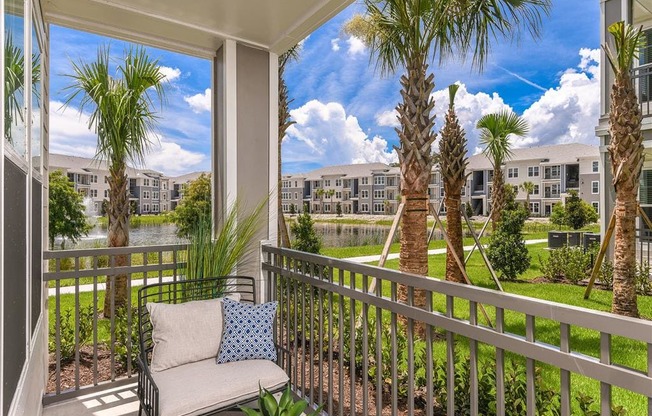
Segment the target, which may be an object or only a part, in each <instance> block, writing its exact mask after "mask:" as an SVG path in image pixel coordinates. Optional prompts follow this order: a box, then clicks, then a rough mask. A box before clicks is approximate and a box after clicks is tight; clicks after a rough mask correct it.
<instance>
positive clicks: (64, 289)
mask: <svg viewBox="0 0 652 416" xmlns="http://www.w3.org/2000/svg"><path fill="white" fill-rule="evenodd" d="M172 279H173V276H166V277H164V278H163V280H162V281H163V282H171V281H172ZM152 283H159V280H158V277H150V278H149V279H147V284H148V285H151V284H152ZM144 284H145V281H144V280H143V279H134V280H132V281H131V287H137V286H143V285H144ZM105 289H106V284H104V283H98V284H97V291H98V292H100V291H103V290H105ZM75 291H76V287H75V286H74V285H73V286H61V287H60V288H59V293H60V294H62V295H68V294H71V293H75ZM92 291H93V284H92V283H91V284H87V285H79V292H80V293H81V292H92ZM56 294H57V289H55V288H53V287H51V288H49V289H48V296H56Z"/></svg>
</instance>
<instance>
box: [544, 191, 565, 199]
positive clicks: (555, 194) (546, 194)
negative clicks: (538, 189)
mask: <svg viewBox="0 0 652 416" xmlns="http://www.w3.org/2000/svg"><path fill="white" fill-rule="evenodd" d="M543 197H544V198H560V197H561V193H559V192H548V191H546V192H544V193H543Z"/></svg>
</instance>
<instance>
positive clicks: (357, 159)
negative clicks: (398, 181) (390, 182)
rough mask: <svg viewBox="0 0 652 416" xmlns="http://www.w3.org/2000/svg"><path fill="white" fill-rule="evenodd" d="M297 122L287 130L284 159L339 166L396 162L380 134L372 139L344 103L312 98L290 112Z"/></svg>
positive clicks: (288, 161)
mask: <svg viewBox="0 0 652 416" xmlns="http://www.w3.org/2000/svg"><path fill="white" fill-rule="evenodd" d="M290 114H291V116H292V119H293V120H294V121H296V124H294V125H292V126H290V128H289V129H288V130H287V138H286V140H285V141H284V143H283V162H284V163H292V162H301V163H314V164H319V165H323V166H326V165H336V164H348V163H368V162H382V163H391V162H396V161H397V157H396V154H395V153H394V152H393V151H391V150H388V146H387V141H386V140H385V139H383V138H382V137H380V136H374V137H372V138H370V137H369V136H368V135H367V134H366V133H365V132H364V131H363V130H362V128H361V127H360V125H359V123H358V119H357V118H356V117H354V116H352V115H347V114H346V111H345V110H344V107H343V106H342V104H340V103H337V102H331V103H327V104H324V103H322V102H320V101H318V100H312V101H309V102H308V103H306V104H305V105H303V106H302V107H299V108H297V109H294V110H292V111H290Z"/></svg>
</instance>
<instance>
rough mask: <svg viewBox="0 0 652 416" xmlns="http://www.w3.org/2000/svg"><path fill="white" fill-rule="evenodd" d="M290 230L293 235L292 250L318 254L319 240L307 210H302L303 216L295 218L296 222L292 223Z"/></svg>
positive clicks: (319, 248)
mask: <svg viewBox="0 0 652 416" xmlns="http://www.w3.org/2000/svg"><path fill="white" fill-rule="evenodd" d="M290 229H291V230H292V234H293V235H294V241H293V242H292V248H293V249H295V250H299V251H305V252H307V253H315V254H319V250H321V240H320V239H319V236H318V235H317V233H316V232H315V227H314V221H313V220H312V217H311V216H310V213H308V210H304V211H303V214H300V215H299V216H298V217H297V222H295V223H293V224H292V225H291V226H290Z"/></svg>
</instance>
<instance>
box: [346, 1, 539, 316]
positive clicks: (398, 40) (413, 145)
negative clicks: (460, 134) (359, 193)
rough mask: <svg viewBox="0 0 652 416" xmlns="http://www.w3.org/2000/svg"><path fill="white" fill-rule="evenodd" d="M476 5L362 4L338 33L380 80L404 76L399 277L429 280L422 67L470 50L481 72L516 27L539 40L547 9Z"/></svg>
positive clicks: (428, 152)
mask: <svg viewBox="0 0 652 416" xmlns="http://www.w3.org/2000/svg"><path fill="white" fill-rule="evenodd" d="M478 3H479V2H458V1H450V0H430V1H423V0H384V1H379V0H365V6H366V14H365V15H364V16H361V15H356V16H354V17H353V18H352V19H351V20H350V21H349V22H348V23H347V24H346V27H345V30H346V32H348V33H349V34H352V35H355V36H357V37H359V38H360V39H362V40H363V42H364V43H365V44H366V45H368V46H369V47H370V49H371V52H372V56H373V55H375V57H376V61H377V66H378V68H379V69H380V71H381V72H382V73H384V74H391V73H395V72H396V71H397V70H399V69H404V70H405V73H404V74H403V75H402V76H401V79H400V83H401V97H402V101H401V102H400V103H399V104H398V106H397V107H396V111H397V112H398V119H399V121H400V123H401V126H400V128H397V129H396V131H397V133H398V137H399V141H400V147H395V150H396V153H397V155H398V159H399V163H400V168H401V195H402V196H403V198H404V201H405V213H404V215H403V219H402V224H401V250H400V261H399V268H400V270H401V271H402V272H409V273H414V274H419V275H424V276H425V275H427V274H428V243H427V231H426V225H427V224H426V217H427V212H428V193H427V192H428V182H429V179H430V172H431V168H432V166H433V164H434V157H433V152H432V144H433V142H434V141H435V138H436V134H435V133H434V132H433V126H434V123H435V116H434V114H433V113H432V110H433V107H434V104H435V103H434V99H433V98H432V95H431V93H432V91H433V89H434V87H435V83H434V78H435V76H434V74H433V73H432V72H430V71H429V70H428V64H429V63H430V62H431V61H432V60H433V59H434V58H435V56H438V57H439V60H440V61H443V60H444V59H445V58H446V57H448V56H450V55H452V54H453V53H456V54H459V55H460V56H465V55H466V54H467V52H469V51H471V50H472V52H473V63H474V65H475V66H476V67H477V68H479V69H482V66H483V64H484V62H485V60H486V58H487V54H488V52H489V47H490V42H491V40H492V39H497V38H498V37H505V38H513V37H515V36H517V35H518V34H519V33H520V31H521V27H522V26H525V27H527V28H528V29H529V31H530V33H531V34H532V35H534V36H538V33H539V26H540V23H541V12H544V13H547V11H548V9H549V6H550V0H495V1H491V2H482V5H481V6H482V7H478ZM398 298H399V300H401V301H403V302H405V301H407V299H408V291H407V287H405V286H404V285H401V286H399V291H398ZM413 303H414V304H415V305H417V306H420V307H423V306H425V304H426V296H425V293H423V291H415V294H414V297H413Z"/></svg>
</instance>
